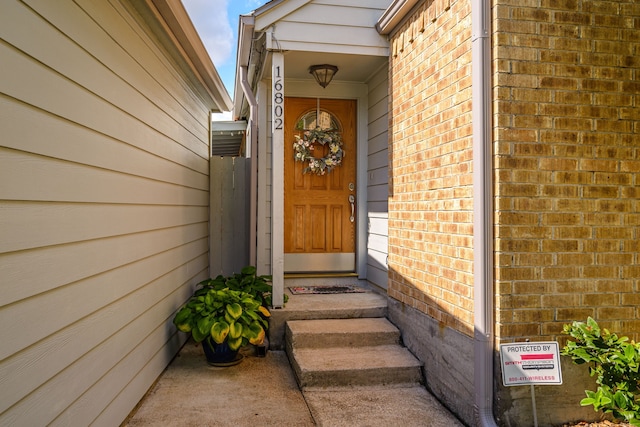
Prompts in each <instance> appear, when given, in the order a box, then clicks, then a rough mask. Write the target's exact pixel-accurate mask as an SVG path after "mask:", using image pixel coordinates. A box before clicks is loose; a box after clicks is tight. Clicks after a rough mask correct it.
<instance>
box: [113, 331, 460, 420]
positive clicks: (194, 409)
mask: <svg viewBox="0 0 640 427" xmlns="http://www.w3.org/2000/svg"><path fill="white" fill-rule="evenodd" d="M398 423H399V424H400V425H402V426H406V427H411V426H430V427H457V426H462V424H461V423H460V421H458V420H457V419H456V418H455V417H454V416H453V415H451V414H450V413H449V412H448V411H447V410H446V409H445V408H444V407H443V406H442V405H440V403H439V402H438V401H437V400H436V399H434V398H433V396H431V394H429V393H428V392H427V391H426V390H425V389H424V388H423V387H419V386H416V387H410V388H393V387H365V388H344V387H343V388H337V389H333V390H326V389H320V390H310V391H305V392H304V394H303V393H302V392H301V391H300V389H299V388H298V385H297V384H296V380H295V378H294V375H293V371H292V369H291V366H290V365H289V361H288V359H287V356H286V354H285V353H284V352H283V351H270V352H268V353H267V357H263V358H261V357H255V356H253V355H251V354H247V355H245V358H244V359H243V361H242V362H241V363H240V364H239V365H236V366H232V367H228V368H214V367H210V366H209V365H207V363H206V361H205V358H204V354H203V353H202V349H201V348H200V347H199V346H196V345H195V344H194V343H193V342H191V341H190V342H188V343H187V344H186V345H185V347H183V349H182V350H181V351H180V354H179V355H178V357H176V358H175V359H174V361H173V362H172V363H171V364H170V365H169V367H168V368H167V370H166V371H165V372H164V373H163V374H162V375H161V377H160V378H159V379H158V381H157V382H156V384H155V385H154V386H153V387H152V389H151V390H150V392H149V393H148V395H147V396H146V397H145V398H144V399H143V400H142V402H141V403H140V405H139V406H138V408H137V410H136V411H134V412H133V413H132V415H131V417H130V418H129V419H128V420H127V421H126V422H125V423H124V424H123V426H131V427H139V426H241V427H243V426H278V427H290V426H299V427H306V426H321V427H340V426H349V427H359V426H362V427H364V426H369V427H377V426H380V427H388V426H390V425H394V424H398Z"/></svg>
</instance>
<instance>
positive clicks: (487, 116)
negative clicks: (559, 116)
mask: <svg viewBox="0 0 640 427" xmlns="http://www.w3.org/2000/svg"><path fill="white" fill-rule="evenodd" d="M490 16H491V4H490V0H471V25H472V34H471V55H472V120H473V130H472V132H473V271H474V275H473V286H474V346H473V356H474V357H473V360H474V362H473V364H474V366H473V375H474V382H473V383H474V413H475V417H476V424H477V425H479V426H487V427H495V426H496V421H495V419H494V417H493V379H494V375H493V341H494V330H493V327H494V323H493V321H494V319H493V311H494V307H493V293H494V291H493V264H494V261H493V179H492V176H493V163H492V159H493V150H492V139H491V33H490V28H491V24H490Z"/></svg>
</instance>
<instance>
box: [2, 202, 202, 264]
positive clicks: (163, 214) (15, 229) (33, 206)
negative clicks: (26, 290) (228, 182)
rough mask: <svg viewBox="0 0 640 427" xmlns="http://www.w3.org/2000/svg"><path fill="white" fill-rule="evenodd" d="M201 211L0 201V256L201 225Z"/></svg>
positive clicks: (183, 207)
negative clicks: (27, 250) (53, 246)
mask: <svg viewBox="0 0 640 427" xmlns="http://www.w3.org/2000/svg"><path fill="white" fill-rule="evenodd" d="M208 214H209V211H208V209H207V207H206V206H148V205H122V204H120V205H106V204H93V203H40V202H32V203H26V202H22V201H20V202H15V201H13V202H11V201H6V202H2V201H0V253H4V252H11V251H19V250H25V249H33V248H38V247H44V246H52V245H60V244H65V243H72V242H79V241H87V240H94V239H100V238H104V237H109V236H119V235H125V234H134V233H142V232H145V231H152V230H155V229H160V228H169V227H178V226H183V225H189V224H194V223H206V222H207V220H208Z"/></svg>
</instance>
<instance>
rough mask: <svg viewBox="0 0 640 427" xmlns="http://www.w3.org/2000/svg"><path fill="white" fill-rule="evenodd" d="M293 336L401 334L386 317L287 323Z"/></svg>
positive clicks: (291, 321) (293, 321)
mask: <svg viewBox="0 0 640 427" xmlns="http://www.w3.org/2000/svg"><path fill="white" fill-rule="evenodd" d="M287 324H288V325H289V329H290V330H291V332H292V333H293V334H303V333H305V334H332V333H338V334H347V333H368V332H375V333H380V332H382V333H385V332H387V333H396V332H399V330H398V328H396V327H395V326H394V325H393V324H392V323H391V322H389V321H388V320H387V319H385V318H384V317H363V318H356V319H316V320H290V321H288V322H287Z"/></svg>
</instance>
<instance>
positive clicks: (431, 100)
mask: <svg viewBox="0 0 640 427" xmlns="http://www.w3.org/2000/svg"><path fill="white" fill-rule="evenodd" d="M470 12H471V10H470V5H469V2H467V1H453V2H451V1H449V0H433V1H427V2H422V3H421V4H419V5H418V6H417V7H416V9H415V10H414V12H413V13H412V15H411V16H410V17H409V19H408V20H407V21H406V22H405V23H404V24H402V25H401V26H400V27H399V29H398V31H397V32H396V33H394V34H393V35H392V45H391V46H392V55H391V60H390V71H389V72H390V82H391V83H390V84H391V88H390V91H391V99H392V104H391V110H392V114H391V118H390V150H389V156H390V159H389V160H390V165H391V166H392V167H391V168H390V177H389V179H390V195H389V290H388V291H389V296H390V297H391V298H394V299H397V300H399V301H401V302H403V303H405V304H407V305H409V306H411V307H413V308H415V309H417V310H419V311H421V312H423V313H426V314H427V315H429V316H431V317H432V318H434V319H435V320H437V321H438V322H440V324H441V325H444V326H450V327H453V328H454V329H457V330H458V331H460V332H463V333H464V334H466V335H472V330H473V275H472V263H473V261H472V260H473V255H472V251H473V249H472V205H473V200H472V187H471V185H472V177H471V172H472V170H471V161H472V149H471V145H472V144H471V42H470V36H471V16H470Z"/></svg>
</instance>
